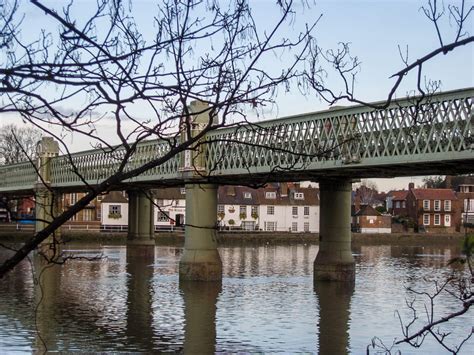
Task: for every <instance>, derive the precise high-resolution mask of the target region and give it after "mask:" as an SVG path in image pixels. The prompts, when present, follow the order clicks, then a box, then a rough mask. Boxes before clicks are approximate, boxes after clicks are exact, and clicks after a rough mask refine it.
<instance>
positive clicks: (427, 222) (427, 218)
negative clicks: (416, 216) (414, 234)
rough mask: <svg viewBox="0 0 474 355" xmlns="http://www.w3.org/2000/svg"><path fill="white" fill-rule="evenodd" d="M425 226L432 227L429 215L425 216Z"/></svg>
mask: <svg viewBox="0 0 474 355" xmlns="http://www.w3.org/2000/svg"><path fill="white" fill-rule="evenodd" d="M423 225H424V226H429V225H430V215H429V214H428V213H425V214H423Z"/></svg>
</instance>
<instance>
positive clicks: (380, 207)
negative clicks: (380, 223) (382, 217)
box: [375, 206, 387, 213]
mask: <svg viewBox="0 0 474 355" xmlns="http://www.w3.org/2000/svg"><path fill="white" fill-rule="evenodd" d="M375 210H376V211H377V212H379V213H385V212H387V210H386V209H385V207H384V206H377V207H375Z"/></svg>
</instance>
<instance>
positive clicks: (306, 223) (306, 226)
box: [303, 222, 309, 232]
mask: <svg viewBox="0 0 474 355" xmlns="http://www.w3.org/2000/svg"><path fill="white" fill-rule="evenodd" d="M303 230H304V231H305V232H309V222H304V224H303Z"/></svg>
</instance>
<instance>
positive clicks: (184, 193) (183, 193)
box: [179, 187, 186, 195]
mask: <svg viewBox="0 0 474 355" xmlns="http://www.w3.org/2000/svg"><path fill="white" fill-rule="evenodd" d="M179 191H180V192H181V195H186V188H185V187H182V188H180V189H179Z"/></svg>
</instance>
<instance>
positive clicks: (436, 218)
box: [434, 214, 441, 226]
mask: <svg viewBox="0 0 474 355" xmlns="http://www.w3.org/2000/svg"><path fill="white" fill-rule="evenodd" d="M440 217H441V215H439V214H435V215H434V225H435V226H439V225H441V218H440Z"/></svg>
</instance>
